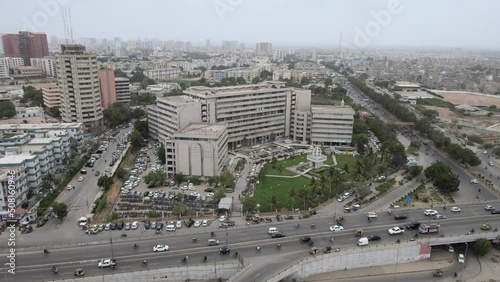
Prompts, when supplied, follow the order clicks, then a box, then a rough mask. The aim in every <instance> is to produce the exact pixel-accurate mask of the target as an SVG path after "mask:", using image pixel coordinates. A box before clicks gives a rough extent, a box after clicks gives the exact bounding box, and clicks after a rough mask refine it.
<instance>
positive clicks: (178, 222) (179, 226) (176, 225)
mask: <svg viewBox="0 0 500 282" xmlns="http://www.w3.org/2000/svg"><path fill="white" fill-rule="evenodd" d="M175 228H177V229H179V228H182V221H180V220H178V221H177V222H176V223H175Z"/></svg>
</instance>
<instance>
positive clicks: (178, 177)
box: [174, 172, 184, 185]
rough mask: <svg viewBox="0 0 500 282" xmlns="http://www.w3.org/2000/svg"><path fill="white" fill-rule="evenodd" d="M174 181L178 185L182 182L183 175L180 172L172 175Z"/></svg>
mask: <svg viewBox="0 0 500 282" xmlns="http://www.w3.org/2000/svg"><path fill="white" fill-rule="evenodd" d="M174 180H175V182H176V183H177V184H179V185H180V184H181V183H182V182H184V174H182V172H179V173H176V174H174Z"/></svg>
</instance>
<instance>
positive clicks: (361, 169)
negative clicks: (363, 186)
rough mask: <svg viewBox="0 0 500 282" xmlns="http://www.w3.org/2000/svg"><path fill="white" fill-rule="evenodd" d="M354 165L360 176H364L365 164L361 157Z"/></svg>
mask: <svg viewBox="0 0 500 282" xmlns="http://www.w3.org/2000/svg"><path fill="white" fill-rule="evenodd" d="M354 167H355V169H356V172H357V173H358V176H361V177H364V174H365V168H364V166H363V162H362V161H361V159H357V160H356V164H354Z"/></svg>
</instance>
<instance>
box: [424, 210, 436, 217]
mask: <svg viewBox="0 0 500 282" xmlns="http://www.w3.org/2000/svg"><path fill="white" fill-rule="evenodd" d="M424 214H425V215H426V216H429V215H436V214H438V212H437V211H435V210H425V211H424Z"/></svg>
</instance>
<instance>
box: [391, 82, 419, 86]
mask: <svg viewBox="0 0 500 282" xmlns="http://www.w3.org/2000/svg"><path fill="white" fill-rule="evenodd" d="M394 87H420V85H418V84H415V83H411V82H407V81H396V83H395V84H394Z"/></svg>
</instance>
